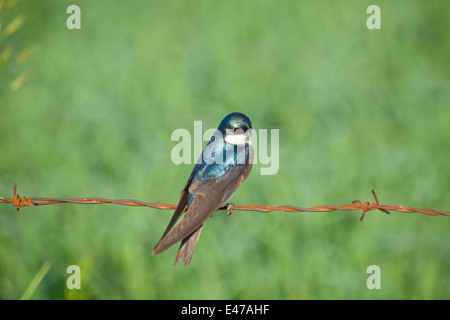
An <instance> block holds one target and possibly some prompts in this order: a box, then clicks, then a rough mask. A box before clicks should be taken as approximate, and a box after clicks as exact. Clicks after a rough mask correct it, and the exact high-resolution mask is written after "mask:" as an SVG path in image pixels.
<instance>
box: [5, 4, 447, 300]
mask: <svg viewBox="0 0 450 320" xmlns="http://www.w3.org/2000/svg"><path fill="white" fill-rule="evenodd" d="M0 3H1V4H2V9H1V11H0V19H1V20H0V21H1V29H0V58H1V59H0V61H1V64H0V69H1V70H0V151H1V153H0V182H1V183H0V196H3V197H8V198H11V197H12V186H13V184H14V183H17V185H18V193H19V194H20V195H25V196H41V197H55V198H76V197H102V198H110V199H136V200H142V201H147V202H166V203H173V204H175V203H176V202H177V201H178V199H179V193H180V191H181V189H182V188H183V186H184V184H185V183H186V180H187V178H188V176H189V174H190V172H191V170H192V167H193V166H192V165H174V164H173V163H172V161H171V158H170V153H171V149H172V148H173V147H174V146H175V145H176V142H172V141H171V140H170V137H171V134H172V132H173V130H175V129H177V128H186V129H188V130H190V131H191V132H192V129H193V122H194V120H202V121H203V129H204V130H205V129H207V128H216V127H217V126H218V124H219V122H220V121H221V119H222V118H223V117H224V116H225V115H227V114H228V113H230V112H234V111H239V112H243V113H245V114H247V115H248V116H249V117H250V119H251V120H252V122H253V125H254V127H255V128H256V129H279V130H280V131H279V132H280V158H279V160H280V168H279V171H278V173H277V174H276V175H272V176H263V175H260V173H259V169H260V167H261V166H260V165H255V167H254V169H253V172H252V174H251V175H250V176H249V178H248V179H247V181H246V182H245V183H244V184H243V185H242V186H241V188H240V189H239V191H238V192H237V193H236V195H235V197H234V198H233V203H234V204H236V205H243V204H253V203H255V204H265V205H274V206H275V205H295V206H302V207H310V206H317V205H341V204H347V203H351V201H353V200H356V199H359V200H361V201H370V202H372V201H373V199H372V195H371V190H372V189H375V190H376V191H377V194H378V197H379V199H380V202H381V203H383V204H403V205H408V206H412V207H418V208H433V209H438V210H443V211H449V210H450V170H449V158H450V110H449V101H450V90H449V88H450V81H449V75H450V59H449V52H450V37H449V34H448V31H449V30H450V11H448V10H444V7H445V5H446V4H447V3H446V2H445V1H434V0H431V1H411V0H408V1H406V0H402V1H395V2H391V1H377V2H376V3H374V2H373V1H316V2H314V3H313V2H312V1H298V0H292V1H256V0H255V1H249V0H243V1H242V0H240V1H237V0H233V1H212V0H209V1H206V0H205V1H189V2H187V1H173V0H170V1H130V2H127V3H124V2H123V1H105V0H104V1H95V2H94V1H82V0H78V1H60V0H58V1H56V0H43V1H31V0H22V1H11V0H10V1H0ZM71 4H76V5H78V6H79V7H80V8H81V30H69V29H67V27H66V20H67V18H68V17H69V14H67V13H66V9H67V7H68V6H69V5H71ZM371 4H377V5H379V6H380V8H381V30H368V28H367V27H366V20H367V18H368V17H369V14H367V13H366V9H367V7H368V6H369V5H371ZM205 144H206V143H205ZM171 214H172V212H171V211H161V210H156V209H149V208H134V207H126V206H119V205H90V206H88V205H74V204H73V205H72V204H68V205H54V206H43V207H37V208H24V209H22V210H20V212H16V210H15V209H14V207H13V206H11V205H6V204H3V205H0V257H1V258H0V298H2V299H19V298H21V297H24V298H31V299H450V232H449V230H450V219H449V218H448V217H430V216H425V215H422V214H410V213H397V212H393V213H392V214H391V215H390V216H388V215H385V214H383V213H381V212H370V213H368V214H367V216H366V218H365V220H364V222H363V223H362V224H360V223H359V216H360V214H361V212H343V211H337V212H330V213H256V212H253V213H252V212H238V211H236V212H234V213H233V215H232V216H231V217H227V215H226V214H225V213H224V212H221V213H217V214H215V215H214V216H213V218H211V219H210V220H208V222H207V223H206V227H205V228H204V230H203V233H202V236H201V238H200V241H199V245H198V247H197V249H196V252H195V254H194V257H193V259H192V262H191V265H190V266H189V268H187V269H186V268H184V267H183V265H182V264H181V263H180V264H179V265H177V266H175V267H174V266H173V261H174V258H175V255H176V251H177V249H178V246H174V247H172V248H171V249H170V250H168V251H166V252H164V253H162V254H160V255H157V256H152V255H151V251H152V248H153V247H154V246H155V244H156V243H157V241H158V240H159V238H160V236H161V234H162V232H163V231H164V229H165V227H166V225H167V223H168V221H169V220H170V217H171ZM74 264H75V265H79V266H80V268H81V290H68V289H67V288H66V279H67V277H68V276H69V275H68V274H66V268H67V267H68V266H69V265H74ZM370 265H378V266H379V267H380V268H381V289H380V290H369V289H368V288H367V287H366V280H367V278H368V277H369V274H367V273H366V269H367V267H368V266H370ZM48 267H49V268H48ZM41 268H43V269H42V270H41V271H39V270H40V269H41ZM47 268H48V271H47ZM46 271H47V272H46ZM35 277H37V278H35ZM39 277H41V278H42V280H41V281H39ZM34 278H35V280H34V281H33V279H34ZM27 288H28V294H25V296H24V293H25V292H26V291H27Z"/></svg>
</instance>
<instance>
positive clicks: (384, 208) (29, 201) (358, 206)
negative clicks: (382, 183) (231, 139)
mask: <svg viewBox="0 0 450 320" xmlns="http://www.w3.org/2000/svg"><path fill="white" fill-rule="evenodd" d="M372 194H373V197H374V199H375V202H372V203H369V202H361V201H359V200H355V201H353V202H352V203H351V204H344V205H341V206H317V207H311V208H300V207H294V206H278V207H272V206H265V205H259V204H251V205H242V206H235V205H232V206H231V207H230V206H225V207H222V208H220V209H219V210H227V211H228V213H231V211H233V210H239V211H257V212H273V211H282V212H329V211H335V210H340V211H354V210H362V212H363V213H362V215H361V218H360V221H361V222H362V220H363V219H364V216H365V215H366V213H367V212H369V211H373V210H379V211H381V212H384V213H386V214H390V211H398V212H416V213H422V214H426V215H431V216H450V212H445V211H440V210H435V209H417V208H412V207H406V206H401V205H382V204H380V203H379V201H378V197H377V195H376V193H375V191H374V190H372ZM0 203H11V204H13V205H14V207H16V209H17V211H19V208H24V207H35V206H43V205H49V204H61V203H76V204H104V203H112V204H120V205H125V206H138V207H150V208H155V209H162V210H174V209H175V208H176V205H173V204H168V203H147V202H144V201H138V200H126V199H124V200H111V199H102V198H76V199H57V198H42V197H28V198H27V197H24V196H22V197H20V196H19V195H18V194H17V192H16V185H14V187H13V198H12V199H8V198H4V197H0Z"/></svg>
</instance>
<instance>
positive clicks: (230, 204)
mask: <svg viewBox="0 0 450 320" xmlns="http://www.w3.org/2000/svg"><path fill="white" fill-rule="evenodd" d="M233 207H234V204H232V203H227V205H226V208H227V214H228V215H229V216H230V215H231V214H232V213H233Z"/></svg>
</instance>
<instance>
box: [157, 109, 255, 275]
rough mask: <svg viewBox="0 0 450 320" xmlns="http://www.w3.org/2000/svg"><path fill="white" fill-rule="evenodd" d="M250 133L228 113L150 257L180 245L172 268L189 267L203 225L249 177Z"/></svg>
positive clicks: (246, 123) (240, 118) (241, 118)
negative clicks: (177, 265)
mask: <svg viewBox="0 0 450 320" xmlns="http://www.w3.org/2000/svg"><path fill="white" fill-rule="evenodd" d="M251 133H252V123H251V122H250V119H249V118H248V117H247V116H246V115H244V114H242V113H237V112H235V113H231V114H229V115H228V116H226V117H225V118H224V119H223V120H222V122H221V123H220V125H219V128H218V129H217V130H216V132H215V134H214V135H213V136H212V138H211V140H210V141H209V143H208V144H207V146H206V147H205V149H204V150H203V152H202V155H201V156H200V158H199V160H198V161H197V163H196V165H195V167H194V170H193V171H192V173H191V175H190V177H189V179H188V181H187V183H186V186H185V187H184V189H183V190H182V191H181V196H180V201H179V202H178V205H177V208H176V209H175V212H174V214H173V216H172V219H171V220H170V222H169V225H168V226H167V228H166V230H165V231H164V233H163V235H162V237H161V240H159V242H158V244H157V245H156V247H155V248H154V249H153V252H152V254H158V253H160V252H162V251H164V250H166V249H168V248H170V247H171V246H173V245H174V244H175V243H177V242H179V241H181V245H180V248H179V249H178V253H177V256H176V258H175V264H177V263H178V262H179V261H180V260H181V259H183V262H184V266H185V267H187V266H189V263H190V262H191V258H192V254H193V253H194V249H195V246H196V245H197V241H198V238H199V236H200V233H201V231H202V228H203V223H204V222H205V221H206V220H207V219H208V218H209V217H211V216H212V215H213V213H214V212H216V211H217V210H218V209H219V208H220V207H221V206H223V205H225V204H228V201H230V200H231V197H232V196H233V195H234V192H235V191H236V189H237V188H238V187H239V185H240V184H241V183H242V182H243V181H244V180H245V179H246V178H247V176H248V175H249V174H250V170H251V168H252V163H253V147H252V144H251V139H250V136H251ZM185 211H186V213H185V214H184V216H183V218H182V219H181V221H180V222H179V223H178V224H176V222H177V220H178V218H179V217H180V216H181V214H182V213H183V212H185ZM175 224H176V225H175Z"/></svg>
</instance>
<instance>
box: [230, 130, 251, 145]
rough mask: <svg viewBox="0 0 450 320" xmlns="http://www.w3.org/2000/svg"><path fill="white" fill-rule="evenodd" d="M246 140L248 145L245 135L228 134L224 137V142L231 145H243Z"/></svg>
mask: <svg viewBox="0 0 450 320" xmlns="http://www.w3.org/2000/svg"><path fill="white" fill-rule="evenodd" d="M247 138H248V142H249V143H250V138H249V136H248V135H246V134H243V133H242V134H229V135H227V136H225V141H226V142H228V143H231V144H235V145H240V144H245V143H246V142H247Z"/></svg>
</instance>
